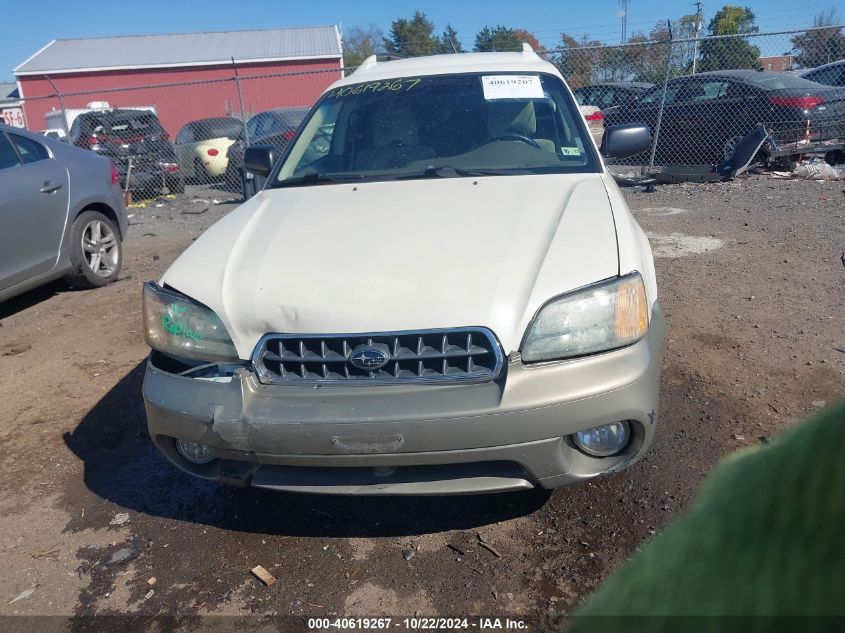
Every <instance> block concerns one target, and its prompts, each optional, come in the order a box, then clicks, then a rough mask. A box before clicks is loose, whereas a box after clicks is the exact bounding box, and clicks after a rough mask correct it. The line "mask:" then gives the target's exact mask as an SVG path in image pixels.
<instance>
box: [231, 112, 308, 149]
mask: <svg viewBox="0 0 845 633" xmlns="http://www.w3.org/2000/svg"><path fill="white" fill-rule="evenodd" d="M307 114H308V108H290V109H287V110H270V111H268V112H260V113H258V114H256V115H255V116H254V117H252V118H251V119H250V120H249V121H247V122H246V131H247V133H249V139H250V142H252V141H253V140H255V139H258V138H263V137H265V136H272V135H273V134H280V133H282V132H288V131H293V130H296V128H298V127H299V124H300V123H302V120H303V119H304V118H305V116H306V115H307Z"/></svg>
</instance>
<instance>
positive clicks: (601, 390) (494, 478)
mask: <svg viewBox="0 0 845 633" xmlns="http://www.w3.org/2000/svg"><path fill="white" fill-rule="evenodd" d="M649 143H650V137H649V132H648V129H646V128H643V127H638V126H619V127H616V128H609V129H608V130H607V133H606V135H605V137H604V144H603V150H604V152H605V155H608V156H616V157H621V156H627V155H633V154H637V153H640V152H643V151H644V150H646V149H647V148H648V146H649ZM245 162H246V166H247V168H248V169H249V170H251V171H252V172H253V173H254V174H256V175H259V176H263V177H266V178H267V182H266V185H265V187H264V189H263V190H262V191H261V192H260V193H258V195H256V196H255V197H253V198H252V199H251V200H249V201H248V202H246V203H245V204H243V205H241V206H240V207H239V208H238V209H236V210H234V211H232V212H231V213H230V214H229V215H228V216H226V217H225V218H223V219H222V220H220V221H219V222H218V223H217V224H215V225H214V226H213V227H212V228H210V229H209V230H208V231H207V232H206V233H205V234H204V235H203V236H202V237H200V238H199V239H198V240H197V241H196V242H195V243H194V244H193V245H192V246H191V247H190V248H188V249H187V250H186V251H185V252H184V253H183V254H182V255H181V256H180V257H179V258H178V259H177V260H176V262H175V263H174V264H173V265H172V266H171V267H170V268H169V270H168V271H167V272H166V273H165V275H164V276H163V278H162V279H161V280H160V281H159V282H158V283H147V284H146V285H145V287H144V297H143V300H144V320H145V328H146V338H147V341H148V343H149V345H150V347H151V348H152V353H151V354H150V357H149V362H148V365H147V372H146V378H145V380H144V400H145V403H146V409H147V418H148V423H149V432H150V437H151V438H152V440H153V442H154V443H155V445H156V446H157V447H158V449H159V450H160V451H161V452H162V453H163V454H164V455H165V456H166V457H167V458H168V459H170V460H171V461H172V462H173V463H174V464H176V465H177V466H178V467H180V468H182V469H183V470H185V471H187V472H189V473H191V474H193V475H196V476H199V477H203V478H206V479H210V480H214V481H219V482H225V483H229V484H234V485H239V486H248V485H252V486H256V487H260V488H269V489H274V490H287V491H299V492H318V493H332V494H464V493H477V492H495V491H506V490H521V489H530V488H533V487H542V488H553V487H556V486H561V485H564V484H569V483H573V482H576V481H580V480H583V479H587V478H590V477H594V476H596V475H600V474H604V473H609V472H614V471H617V470H619V469H621V468H624V467H626V466H628V465H630V464H631V463H632V462H634V461H635V460H636V459H637V458H639V457H640V456H641V455H642V454H643V453H644V452H645V451H646V449H647V448H648V446H649V444H650V443H651V441H652V438H653V436H654V433H655V427H656V423H657V408H658V390H659V376H660V362H661V356H662V353H663V340H664V322H663V317H662V315H661V311H660V308H659V306H658V302H657V289H656V286H655V275H654V264H653V261H652V255H651V250H650V248H649V245H648V242H647V240H646V237H645V234H644V233H643V231H642V230H641V229H640V227H639V226H638V225H637V223H636V222H635V220H634V218H633V217H632V215H631V213H630V211H629V210H628V207H627V205H626V204H625V201H624V200H623V198H622V195H621V194H620V191H619V189H618V188H617V186H616V184H615V183H614V181H613V178H612V177H611V176H610V175H608V173H607V171H606V170H605V167H604V164H603V162H602V158H601V157H600V155H599V152H598V150H597V148H596V146H595V144H594V142H593V141H592V139H591V137H590V134H589V132H588V130H587V127H586V125H585V122H584V119H583V117H582V116H581V115H580V114H579V111H578V107H577V105H576V103H575V100H574V99H573V97H572V94H571V92H570V90H569V89H568V88H567V86H566V84H565V83H564V81H563V79H562V77H561V75H560V73H559V72H558V71H557V69H556V68H555V67H554V66H552V65H551V64H549V63H547V62H545V61H543V60H542V59H540V58H539V57H538V56H537V55H536V54H534V53H533V52H532V51H530V49H526V50H525V51H524V52H522V53H480V54H462V55H442V56H436V57H424V58H417V59H408V60H401V61H391V62H385V63H379V62H377V61H376V59H375V58H370V59H369V60H367V61H366V62H365V63H364V64H363V65H362V66H361V67H360V68H359V69H358V70H356V71H355V72H354V73H352V74H351V75H350V76H348V77H346V78H344V79H341V80H340V81H338V82H336V83H335V84H334V85H332V86H331V87H330V88H329V89H328V90H326V92H325V93H324V94H323V95H322V97H321V98H320V99H319V101H318V102H317V103H316V105H315V106H314V107H313V108H312V109H311V111H310V113H309V115H308V117H307V119H306V120H305V121H304V123H303V125H302V126H301V128H300V130H299V132H298V134H297V136H296V137H295V138H294V139H293V141H292V142H291V143H290V145H289V146H288V148H287V149H286V150H285V152H284V154H283V155H282V156H280V157H278V160H276V156H274V150H273V149H272V148H270V147H252V148H249V149H248V150H247V155H246V158H245Z"/></svg>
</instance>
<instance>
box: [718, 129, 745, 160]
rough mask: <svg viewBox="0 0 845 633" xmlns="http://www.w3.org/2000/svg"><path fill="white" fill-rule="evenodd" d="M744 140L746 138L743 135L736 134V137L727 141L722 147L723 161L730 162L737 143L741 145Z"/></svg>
mask: <svg viewBox="0 0 845 633" xmlns="http://www.w3.org/2000/svg"><path fill="white" fill-rule="evenodd" d="M743 138H745V137H744V136H743V135H741V134H735V135H734V136H731V137H728V138H727V139H725V143H724V144H723V145H722V160H723V161H725V160H728V159H730V158H731V157H732V156H733V154H734V151H735V150H736V146H737V143H739V142H740V141H741V140H742V139H743Z"/></svg>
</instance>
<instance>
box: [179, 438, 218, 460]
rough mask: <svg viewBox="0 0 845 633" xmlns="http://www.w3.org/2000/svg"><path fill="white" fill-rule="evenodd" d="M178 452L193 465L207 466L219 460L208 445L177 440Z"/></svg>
mask: <svg viewBox="0 0 845 633" xmlns="http://www.w3.org/2000/svg"><path fill="white" fill-rule="evenodd" d="M176 450H177V451H179V454H180V455H181V456H182V457H184V458H185V459H187V460H188V461H189V462H191V463H192V464H207V463H208V462H210V461H212V460H214V459H216V458H217V453H215V452H214V449H213V448H211V447H210V446H209V445H208V444H200V443H198V442H189V441H188V440H177V441H176Z"/></svg>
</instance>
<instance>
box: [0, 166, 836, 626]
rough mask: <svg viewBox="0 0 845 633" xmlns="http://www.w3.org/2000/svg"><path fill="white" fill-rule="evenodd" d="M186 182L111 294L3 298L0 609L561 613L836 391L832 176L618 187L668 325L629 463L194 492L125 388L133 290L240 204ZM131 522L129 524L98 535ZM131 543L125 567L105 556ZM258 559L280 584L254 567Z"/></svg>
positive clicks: (150, 217) (547, 618)
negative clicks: (403, 488) (706, 480)
mask: <svg viewBox="0 0 845 633" xmlns="http://www.w3.org/2000/svg"><path fill="white" fill-rule="evenodd" d="M191 193H193V194H194V196H195V197H199V198H201V199H200V200H199V201H197V200H195V199H194V198H192V196H191V195H190V194H189V195H187V196H185V197H184V198H180V199H176V200H169V201H167V202H166V203H164V205H163V206H160V207H156V206H154V205H152V206H148V207H146V208H144V209H134V210H132V211H133V212H134V213H135V218H133V222H134V225H133V226H132V227H131V234H130V236H129V238H128V240H127V242H126V261H125V266H124V273H123V279H122V280H121V281H119V282H118V283H116V284H114V285H112V286H110V287H108V288H104V289H101V290H97V291H87V292H71V291H68V290H67V289H66V288H65V287H64V286H63V285H62V284H61V283H57V284H53V285H51V286H49V287H47V288H44V289H42V290H38V291H35V292H32V293H29V294H27V295H25V296H23V297H20V298H18V299H15V300H12V301H9V302H7V303H5V304H2V305H0V322H2V327H0V353H2V354H3V356H2V357H0V367H2V372H0V446H2V452H0V464H2V470H3V472H4V473H5V476H4V478H3V480H2V482H0V561H2V564H3V568H4V569H3V573H2V574H0V599H2V601H0V614H25V615H33V614H54V615H63V616H75V618H74V619H72V620H69V621H67V620H65V621H62V620H58V619H56V620H55V621H53V622H54V623H55V624H56V626H57V628H59V629H61V628H62V627H69V628H71V629H73V630H85V629H86V627H87V626H88V625H90V620H89V619H87V618H85V617H84V616H87V615H90V614H118V613H129V614H132V616H133V618H132V619H131V620H129V621H130V622H133V623H136V622H141V623H147V622H150V619H151V618H153V616H156V615H159V616H168V615H170V616H174V615H175V616H191V615H197V614H200V615H202V614H221V615H248V614H260V615H279V616H286V615H291V614H292V615H296V616H303V615H309V614H310V615H326V614H339V615H349V616H351V615H376V614H392V615H400V614H401V615H412V614H415V613H416V614H434V613H437V614H442V615H458V614H476V615H480V614H484V615H489V614H493V615H499V616H504V615H521V616H523V617H526V618H530V619H532V620H534V621H537V622H540V623H554V622H557V621H558V620H559V619H560V618H561V617H562V616H563V615H565V614H566V613H567V612H569V611H570V610H571V608H572V607H573V606H574V605H576V604H578V603H579V602H580V601H581V600H582V599H583V598H584V597H585V596H586V595H588V594H589V593H590V592H591V591H592V590H593V589H594V588H595V587H597V586H598V585H599V584H600V583H601V582H602V580H603V579H604V578H606V577H607V575H608V574H609V573H610V572H611V571H612V570H613V569H614V568H615V567H616V566H617V565H619V564H620V563H621V562H623V561H624V560H625V559H626V558H628V557H630V556H631V554H632V553H633V552H634V551H635V550H636V549H637V548H638V547H639V546H640V545H641V544H642V543H643V542H644V541H646V540H647V539H649V538H650V537H651V535H653V534H655V532H657V531H659V530H660V529H661V527H662V526H664V525H665V524H666V522H667V521H669V520H670V519H671V518H672V517H673V516H675V515H677V514H678V513H679V512H681V511H682V510H683V509H684V508H685V507H686V506H687V505H688V504H689V503H690V501H691V500H692V499H693V497H694V495H695V491H696V487H697V485H698V483H699V482H700V480H701V478H702V477H703V476H704V475H705V474H706V473H707V471H708V469H709V468H710V467H711V466H712V465H713V463H714V462H715V461H716V460H718V459H719V458H720V457H722V456H723V455H725V454H727V453H730V452H733V451H736V450H739V449H741V448H743V447H746V446H752V445H755V444H758V443H759V442H761V441H765V438H768V437H769V436H773V435H776V434H778V433H780V432H781V431H782V430H784V429H785V428H787V427H789V426H790V425H792V424H796V423H798V422H799V421H800V420H802V419H803V418H805V417H807V416H808V415H810V414H812V413H813V412H814V411H817V410H818V409H819V408H822V407H824V406H825V403H830V402H832V401H833V400H835V399H836V398H838V397H840V395H841V394H842V392H843V387H845V353H843V351H841V350H845V310H843V307H845V306H843V303H845V301H843V297H845V293H844V292H843V280H845V268H843V264H842V263H841V262H840V253H841V252H842V251H843V250H845V196H843V185H842V183H836V182H832V183H817V182H806V181H779V180H771V179H767V178H765V177H752V178H749V179H742V180H737V181H734V182H732V183H727V184H713V185H688V186H671V187H670V186H666V187H662V188H660V189H659V190H658V191H657V192H654V193H645V192H636V191H633V190H628V191H627V192H626V196H627V198H628V200H629V201H630V204H631V205H632V208H634V209H635V212H636V215H637V217H638V219H639V221H640V222H641V224H642V225H643V227H644V228H645V229H646V231H647V232H648V233H649V234H650V236H651V238H652V245H653V247H654V249H655V254H656V255H657V257H658V259H657V272H658V277H659V283H660V292H661V295H662V296H661V301H662V304H663V307H664V310H665V313H666V317H667V321H668V328H669V329H668V347H667V353H666V357H665V362H664V369H663V390H662V413H661V420H660V424H661V428H660V432H659V434H658V438H657V440H656V442H655V445H654V447H653V449H652V451H651V452H650V453H649V455H648V457H647V458H646V459H644V460H643V461H642V462H640V463H639V464H637V465H636V466H635V467H634V468H632V469H631V470H629V471H626V472H623V473H620V474H617V475H614V476H611V477H607V478H603V479H599V480H595V481H593V482H590V483H587V484H585V485H581V486H576V487H572V488H568V489H560V490H557V491H556V492H555V493H554V494H551V495H548V494H537V493H532V494H513V495H498V496H484V497H470V498H460V499H459V498H444V499H415V498H411V499H388V500H385V499H378V498H351V499H342V498H322V497H309V496H296V495H286V494H277V493H268V492H261V491H254V490H246V491H238V490H232V489H227V488H222V487H218V486H215V485H210V484H207V483H204V482H201V481H197V480H194V479H192V478H189V477H187V476H185V475H182V474H180V473H179V472H177V471H176V470H175V469H174V468H173V467H171V466H170V465H168V464H167V463H166V462H165V461H164V459H162V458H160V457H159V456H158V455H157V453H156V452H155V451H154V450H153V448H152V446H151V444H150V441H149V438H148V437H147V434H146V423H145V419H144V412H143V407H142V402H141V397H140V393H141V381H142V377H143V367H144V358H145V356H146V354H147V348H146V347H145V345H144V341H143V339H142V336H141V331H140V330H141V327H140V289H141V283H142V282H143V281H144V280H146V279H152V278H156V277H158V276H159V275H160V274H161V273H162V272H163V271H164V270H165V268H166V267H167V266H168V264H169V263H170V262H171V261H172V260H173V259H174V258H175V257H176V256H177V255H178V254H179V253H180V252H181V251H182V250H183V249H184V248H185V247H186V246H188V245H189V244H190V243H191V241H192V240H193V239H195V238H196V237H197V236H199V235H200V234H201V233H202V231H203V230H204V229H205V228H206V227H208V226H209V225H210V224H211V223H213V222H214V221H215V220H217V219H218V218H220V217H221V216H223V215H224V214H225V213H227V212H228V211H229V210H230V209H231V208H232V206H233V205H232V204H228V203H226V201H227V200H229V199H230V198H231V194H226V193H223V192H215V191H204V190H196V189H195V190H194V191H193V192H191ZM215 198H216V199H218V200H219V201H221V202H223V204H214V203H213V199H215ZM206 207H207V208H208V210H207V211H205V212H204V213H202V214H199V215H188V214H184V213H182V211H183V210H184V209H194V210H201V209H204V208H206ZM836 348H840V350H837V349H836ZM124 512H125V513H128V515H129V521H128V522H127V523H125V524H123V525H110V522H111V521H112V519H113V518H114V517H115V515H116V514H118V513H124ZM479 533H481V534H482V535H483V536H484V538H485V539H486V540H487V541H488V542H489V543H491V544H492V546H493V547H494V549H495V550H496V552H498V553H499V554H500V556H501V557H500V558H499V557H497V556H495V555H494V554H493V553H491V552H490V551H488V550H487V549H484V548H481V547H479V546H478V544H477V539H478V534H479ZM450 545H451V547H450ZM124 548H130V549H131V550H132V555H135V554H137V557H135V558H134V559H133V560H130V561H126V562H123V563H118V564H116V565H114V566H111V567H106V566H105V565H103V563H104V562H105V561H108V559H109V558H110V557H111V556H112V554H114V553H116V552H118V551H119V550H122V549H124ZM411 551H412V552H413V556H411V557H410V559H409V560H406V558H408V557H409V555H408V552H411ZM459 551H460V552H463V554H460V553H459ZM403 552H405V555H403ZM259 564H260V565H263V566H264V567H265V568H267V569H268V570H269V571H270V572H271V573H273V574H274V575H275V576H276V577H277V578H278V582H277V583H276V584H275V585H274V586H272V587H269V588H268V587H265V586H263V585H261V584H260V583H259V582H258V581H257V580H256V579H255V578H253V577H252V576H251V575H250V574H249V570H250V568H252V567H254V566H255V565H259ZM152 577H155V579H156V580H155V582H154V584H151V582H152V581H150V582H148V579H151V578H152ZM30 588H34V591H33V592H32V593H31V595H29V596H28V597H26V598H22V599H19V600H17V601H14V602H10V601H13V599H14V598H15V597H16V596H18V595H19V594H20V593H21V592H22V591H24V590H27V589H30ZM221 621H225V620H224V619H221ZM7 622H8V621H7ZM229 622H232V621H231V620H229ZM254 622H255V623H256V626H255V627H254V628H255V629H257V628H258V626H257V623H258V622H260V620H255V621H254ZM157 624H158V625H159V628H158V630H175V629H180V628H184V627H188V626H189V623H186V622H185V621H184V620H179V619H168V620H159V621H158V622H157ZM4 628H5V627H4ZM43 628H45V627H42V630H43ZM9 630H11V629H9ZM262 630H263V629H262ZM267 630H273V629H269V628H268V629H267Z"/></svg>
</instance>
